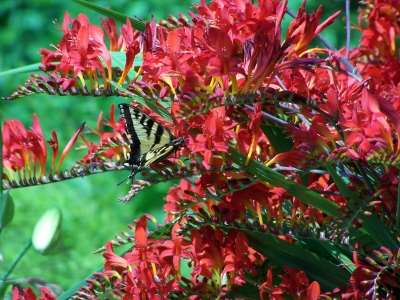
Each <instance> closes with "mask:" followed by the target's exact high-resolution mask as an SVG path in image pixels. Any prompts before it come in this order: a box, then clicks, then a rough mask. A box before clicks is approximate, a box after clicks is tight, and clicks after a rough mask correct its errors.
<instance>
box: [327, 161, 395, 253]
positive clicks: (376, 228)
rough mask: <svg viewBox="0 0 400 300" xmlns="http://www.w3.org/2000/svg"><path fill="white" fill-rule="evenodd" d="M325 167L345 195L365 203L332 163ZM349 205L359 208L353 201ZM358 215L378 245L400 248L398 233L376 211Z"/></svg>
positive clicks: (357, 201)
mask: <svg viewBox="0 0 400 300" xmlns="http://www.w3.org/2000/svg"><path fill="white" fill-rule="evenodd" d="M325 167H326V169H327V170H328V172H329V174H330V175H331V177H332V179H333V181H334V182H335V183H336V185H337V187H338V188H339V190H340V192H341V193H342V195H343V196H344V197H347V198H350V199H352V200H353V201H354V202H356V203H363V201H362V199H360V198H358V197H357V196H356V195H355V194H354V193H353V192H352V191H351V190H350V189H349V187H348V186H347V184H346V183H345V182H344V181H343V179H342V178H341V177H340V176H339V175H338V174H337V173H336V172H335V170H334V168H333V167H332V166H331V165H328V164H327V165H326V166H325ZM349 207H350V208H351V209H353V210H354V211H355V212H356V209H357V210H358V208H356V207H355V206H354V205H351V203H349ZM365 207H367V206H365ZM357 216H358V217H359V218H360V219H361V220H362V221H363V228H364V229H365V230H366V232H367V233H368V234H369V235H371V237H372V238H373V239H374V240H375V241H376V242H377V243H378V245H382V246H386V247H388V248H391V249H398V248H399V247H400V243H399V242H398V241H397V240H396V238H395V237H396V234H394V233H392V232H391V230H390V229H389V228H388V227H387V226H386V225H385V224H384V223H383V222H382V221H381V220H380V219H379V218H378V217H377V216H376V214H375V212H373V211H372V212H371V215H366V214H364V213H363V212H362V211H359V213H358V215H357Z"/></svg>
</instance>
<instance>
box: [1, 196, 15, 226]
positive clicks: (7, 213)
mask: <svg viewBox="0 0 400 300" xmlns="http://www.w3.org/2000/svg"><path fill="white" fill-rule="evenodd" d="M14 210H15V205H14V200H13V199H12V197H11V195H10V193H9V191H8V190H7V191H5V193H4V194H2V195H0V231H2V230H3V229H4V228H5V227H6V226H7V225H8V224H10V223H11V221H12V219H13V217H14Z"/></svg>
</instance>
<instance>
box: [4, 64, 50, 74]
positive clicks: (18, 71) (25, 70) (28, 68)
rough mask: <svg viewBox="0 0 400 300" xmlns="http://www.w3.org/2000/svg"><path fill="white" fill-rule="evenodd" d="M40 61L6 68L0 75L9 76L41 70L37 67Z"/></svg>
mask: <svg viewBox="0 0 400 300" xmlns="http://www.w3.org/2000/svg"><path fill="white" fill-rule="evenodd" d="M39 66H40V63H36V64H32V65H28V66H24V67H20V68H16V69H12V70H7V71H4V72H0V76H10V75H15V74H22V73H31V72H39V71H40V72H42V71H41V70H40V69H39Z"/></svg>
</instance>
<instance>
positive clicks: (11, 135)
mask: <svg viewBox="0 0 400 300" xmlns="http://www.w3.org/2000/svg"><path fill="white" fill-rule="evenodd" d="M83 128H84V125H82V126H80V127H79V129H78V130H77V131H76V132H75V134H74V135H73V136H72V138H71V140H70V141H69V142H68V144H67V145H66V146H65V148H64V150H63V152H62V154H61V158H60V160H59V162H58V165H57V167H56V168H55V162H56V159H57V157H58V152H59V148H58V138H57V134H56V132H55V131H54V130H53V131H52V139H50V140H49V141H47V142H48V143H49V145H50V147H51V149H52V153H53V155H52V161H51V165H50V175H51V174H52V173H53V172H55V173H58V171H59V169H60V166H61V163H62V162H63V160H64V159H65V157H66V156H67V154H68V152H69V150H71V148H72V146H73V144H74V143H75V141H76V139H77V138H78V135H79V134H80V133H81V132H82V130H83ZM2 135H3V143H2V151H3V152H2V154H3V155H2V159H3V166H4V168H5V169H6V170H7V171H8V174H9V175H10V177H11V178H9V177H8V176H7V174H5V173H3V179H6V180H7V181H8V182H12V181H14V182H15V178H14V172H17V173H18V175H19V178H20V179H23V180H24V181H26V180H28V179H33V178H41V177H43V176H46V174H47V157H48V154H47V147H46V142H45V138H44V135H43V132H42V128H41V126H40V123H39V120H38V118H37V116H36V114H33V124H32V128H31V130H26V129H25V127H24V125H23V124H22V123H21V122H20V121H18V120H16V119H14V120H9V121H5V122H4V124H3V128H2ZM32 165H33V166H32ZM21 173H22V174H21Z"/></svg>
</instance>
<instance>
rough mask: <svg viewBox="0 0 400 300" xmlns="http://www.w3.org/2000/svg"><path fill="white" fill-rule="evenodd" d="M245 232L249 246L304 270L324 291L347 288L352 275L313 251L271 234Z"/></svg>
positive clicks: (278, 262) (275, 260)
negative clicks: (341, 287)
mask: <svg viewBox="0 0 400 300" xmlns="http://www.w3.org/2000/svg"><path fill="white" fill-rule="evenodd" d="M241 231H243V232H244V233H245V234H246V236H247V238H248V241H249V245H250V246H251V247H252V248H253V249H255V250H256V251H258V252H260V253H261V254H263V255H264V256H266V257H267V258H268V259H269V260H270V261H272V262H275V263H277V264H279V265H286V266H289V267H291V268H299V269H301V270H303V271H304V272H305V273H306V274H307V276H308V277H309V278H310V279H311V280H316V281H318V282H319V284H320V285H321V287H322V288H323V289H324V290H332V289H334V288H336V287H340V286H346V284H347V282H348V280H349V278H350V273H349V272H347V271H346V270H344V269H343V268H341V267H338V266H336V265H335V264H333V263H331V262H330V261H328V260H326V259H324V258H321V257H319V256H318V255H316V254H315V253H313V252H311V251H307V250H305V249H303V248H302V247H300V246H298V245H296V244H291V243H289V242H286V241H284V240H281V239H279V238H278V237H276V236H274V235H273V234H270V233H261V232H254V231H249V230H241Z"/></svg>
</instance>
